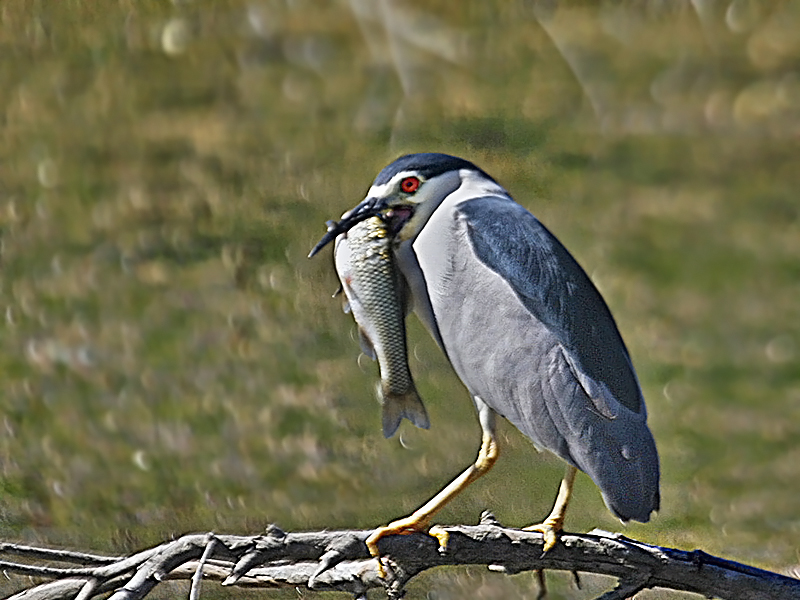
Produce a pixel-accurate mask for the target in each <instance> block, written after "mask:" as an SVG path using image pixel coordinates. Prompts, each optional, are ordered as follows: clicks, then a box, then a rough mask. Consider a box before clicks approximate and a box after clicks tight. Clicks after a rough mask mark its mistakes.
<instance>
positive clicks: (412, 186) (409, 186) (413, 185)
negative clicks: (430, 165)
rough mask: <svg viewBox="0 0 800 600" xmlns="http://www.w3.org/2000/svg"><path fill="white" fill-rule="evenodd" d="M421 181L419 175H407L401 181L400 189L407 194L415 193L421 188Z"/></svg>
mask: <svg viewBox="0 0 800 600" xmlns="http://www.w3.org/2000/svg"><path fill="white" fill-rule="evenodd" d="M419 185H420V181H419V179H418V178H417V177H406V178H405V179H403V181H401V182H400V189H401V190H402V191H403V192H405V193H406V194H413V193H414V192H416V191H417V190H418V189H419Z"/></svg>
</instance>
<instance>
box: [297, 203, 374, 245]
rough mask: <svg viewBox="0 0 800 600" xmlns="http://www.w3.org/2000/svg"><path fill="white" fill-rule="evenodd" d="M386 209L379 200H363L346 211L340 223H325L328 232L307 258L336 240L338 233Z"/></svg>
mask: <svg viewBox="0 0 800 600" xmlns="http://www.w3.org/2000/svg"><path fill="white" fill-rule="evenodd" d="M384 208H386V207H385V206H384V205H383V202H382V201H381V200H380V199H379V198H365V199H364V200H363V201H362V202H361V203H359V204H358V206H356V207H355V208H354V209H353V210H349V211H347V212H346V213H345V214H344V215H343V216H342V219H341V220H340V221H338V222H337V221H327V222H326V223H325V224H326V225H327V226H328V231H327V232H326V233H325V235H323V236H322V239H321V240H320V241H319V242H317V245H316V246H314V247H313V248H312V249H311V252H309V253H308V258H311V257H312V256H314V255H315V254H316V253H317V252H319V251H320V250H322V249H323V248H324V247H325V246H327V245H328V244H329V243H330V242H332V241H333V240H335V239H336V236H338V235H339V234H340V233H345V232H347V231H348V230H349V229H350V228H351V227H352V226H353V225H355V224H356V223H360V222H361V221H364V220H366V219H369V218H370V217H374V216H375V215H377V214H380V212H381V211H382V210H383V209H384Z"/></svg>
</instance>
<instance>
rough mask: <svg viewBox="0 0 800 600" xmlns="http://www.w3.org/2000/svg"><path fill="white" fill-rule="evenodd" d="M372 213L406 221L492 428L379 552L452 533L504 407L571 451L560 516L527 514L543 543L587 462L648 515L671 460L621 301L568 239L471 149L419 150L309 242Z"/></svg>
mask: <svg viewBox="0 0 800 600" xmlns="http://www.w3.org/2000/svg"><path fill="white" fill-rule="evenodd" d="M373 216H381V217H382V218H383V219H384V220H385V222H386V224H387V229H388V230H389V231H390V232H391V233H392V234H393V235H394V239H393V246H392V247H393V252H394V256H395V261H396V265H397V269H398V270H399V272H400V273H401V274H402V279H403V282H404V286H403V287H404V288H405V294H406V295H407V297H408V302H409V306H411V307H413V311H414V312H415V313H416V315H417V316H418V317H419V319H420V321H421V322H422V323H423V324H424V326H425V328H426V329H427V330H428V332H429V333H430V335H431V336H432V337H433V339H434V340H435V341H436V343H437V344H438V346H439V348H441V350H442V351H443V352H444V354H445V356H446V357H447V359H448V360H449V362H450V364H451V365H452V368H453V369H454V371H455V373H456V374H457V376H458V377H459V379H460V380H461V381H462V382H463V384H464V386H465V387H466V388H467V390H468V392H469V394H470V396H471V397H472V401H473V403H474V406H475V409H476V410H477V414H478V421H479V423H480V428H481V432H482V435H481V446H480V450H479V452H478V456H477V458H476V459H475V461H474V462H473V463H471V464H470V465H469V466H468V467H467V469H466V470H465V471H464V472H463V473H462V474H461V475H459V476H458V477H456V478H455V479H454V480H453V481H452V482H450V483H449V484H448V485H447V486H445V487H444V488H443V489H442V490H441V491H440V492H439V493H438V494H436V495H435V496H433V497H432V498H431V499H430V500H429V501H428V502H426V503H425V504H423V505H422V506H421V507H420V508H419V509H418V510H416V511H415V512H414V513H412V514H411V515H409V516H407V517H404V518H401V519H398V520H396V521H393V522H391V523H389V524H388V525H386V526H384V527H380V528H378V529H376V530H375V531H374V532H373V533H372V535H371V536H370V537H369V538H368V540H367V546H368V547H369V550H370V552H371V553H372V555H373V556H379V550H378V542H379V541H380V540H381V539H383V538H384V537H386V536H389V535H394V534H407V533H412V532H419V531H423V532H424V531H429V533H431V534H432V535H436V536H437V537H439V538H440V542H441V543H442V544H445V543H446V536H444V534H442V532H443V531H444V530H443V529H441V528H433V529H432V528H431V527H430V526H431V521H432V518H433V516H434V515H435V514H436V513H437V512H438V511H439V510H440V509H441V508H442V507H443V506H444V505H445V504H447V503H448V502H449V501H450V500H452V499H453V498H454V497H455V496H457V495H458V494H459V493H461V492H462V491H463V490H464V489H465V488H466V487H467V486H469V485H470V484H471V483H472V482H474V481H475V480H476V479H478V478H479V477H481V476H483V475H485V474H486V473H487V472H488V471H489V470H490V469H491V468H492V466H493V465H494V464H495V462H496V461H497V459H498V456H499V445H498V436H497V417H498V416H500V417H503V418H505V419H507V420H508V421H510V422H511V423H512V424H513V425H514V426H515V427H516V428H517V429H519V431H521V432H522V434H523V435H524V436H525V437H527V438H528V439H529V440H530V441H531V442H532V443H533V445H534V446H535V447H536V448H537V449H540V450H541V449H545V450H549V451H550V452H552V453H553V454H555V455H557V456H558V457H560V458H561V459H563V460H564V461H565V462H566V464H567V466H566V472H565V474H564V477H563V479H562V481H561V484H560V487H559V491H558V494H557V497H556V500H555V503H554V505H553V508H552V510H551V512H550V514H549V516H548V517H547V518H546V519H544V521H542V522H541V523H537V524H534V525H530V526H528V527H526V528H525V529H527V530H529V531H538V532H540V533H542V535H543V540H544V550H545V551H548V550H550V549H551V548H552V547H553V546H554V545H555V544H556V543H557V539H558V535H559V534H560V533H561V532H562V531H563V527H564V518H565V514H566V510H567V506H568V504H569V501H570V497H571V495H572V489H573V485H574V480H575V475H576V473H577V471H578V470H580V471H583V472H584V473H586V474H587V475H588V476H589V477H590V478H591V479H592V480H593V481H594V483H595V484H596V485H597V487H598V488H599V489H600V492H601V494H602V497H603V500H604V501H605V504H606V506H607V507H608V509H609V510H610V511H611V513H612V514H613V515H615V516H616V517H618V518H619V519H620V520H622V521H623V522H627V521H630V520H634V521H639V522H648V521H649V519H650V516H651V514H652V513H653V512H655V511H658V509H659V506H660V492H659V478H660V468H659V458H658V452H657V449H656V444H655V440H654V438H653V435H652V433H651V431H650V429H649V427H648V425H647V410H646V407H645V401H644V396H643V394H642V390H641V386H640V384H639V381H638V379H637V375H636V372H635V370H634V366H633V363H632V361H631V358H630V355H629V352H628V350H627V348H626V346H625V343H624V341H623V339H622V336H621V334H620V332H619V329H618V327H617V325H616V322H615V320H614V318H613V316H612V314H611V311H610V310H609V308H608V306H607V304H606V302H605V301H604V300H603V298H602V296H601V295H600V292H599V291H598V290H597V288H596V287H595V285H594V284H593V283H592V281H591V279H590V278H589V276H588V275H587V274H586V272H585V271H584V270H583V268H581V266H580V265H579V264H578V262H577V261H576V260H575V259H574V258H573V256H572V255H571V254H570V253H569V251H568V250H567V249H566V248H565V247H564V245H563V244H562V243H561V242H560V241H559V240H558V239H557V238H556V237H555V236H554V235H553V233H551V232H550V231H549V230H548V229H547V228H546V227H545V226H544V225H543V224H542V223H541V222H540V221H539V220H538V219H537V218H536V217H535V216H534V215H533V214H532V213H531V212H529V211H528V210H527V209H526V208H524V207H523V206H522V205H521V204H519V203H517V202H516V201H515V200H514V199H513V198H512V197H511V195H510V194H509V192H507V191H506V190H505V189H504V188H503V187H502V186H501V185H500V184H499V183H498V182H497V181H496V180H495V179H494V178H493V177H491V176H490V175H489V174H488V173H486V172H485V171H484V170H483V169H481V168H479V167H477V166H476V165H475V164H473V163H472V162H470V161H468V160H466V159H463V158H459V157H456V156H451V155H448V154H440V153H416V154H407V155H404V156H401V157H399V158H398V159H396V160H395V161H394V162H392V163H391V164H389V165H388V166H386V167H385V168H384V169H383V170H381V171H380V173H378V175H377V177H376V178H375V180H374V182H373V183H372V185H371V187H370V188H369V191H368V192H367V194H366V197H365V198H364V200H363V201H361V202H360V203H358V204H357V205H356V206H355V207H354V208H353V209H351V210H350V211H348V212H346V213H345V214H344V215H343V217H342V219H341V220H340V221H339V222H333V221H329V222H328V232H327V233H326V234H325V236H324V237H323V238H322V239H321V240H320V242H319V243H318V244H317V246H316V247H315V248H314V249H313V250H312V252H311V254H310V255H309V256H312V255H314V254H315V253H316V252H318V251H319V250H320V249H321V248H322V247H323V246H325V245H326V244H327V243H329V242H330V241H332V240H334V239H335V238H336V237H337V236H340V235H343V234H344V235H346V232H347V231H348V230H349V229H350V228H351V227H353V226H354V225H355V224H356V223H359V222H360V221H363V220H365V219H368V218H370V217H373ZM434 529H438V530H439V532H438V533H437V534H435V533H434Z"/></svg>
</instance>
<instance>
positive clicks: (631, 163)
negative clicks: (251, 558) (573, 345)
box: [0, 0, 800, 600]
mask: <svg viewBox="0 0 800 600" xmlns="http://www.w3.org/2000/svg"><path fill="white" fill-rule="evenodd" d="M798 31H800V4H798V3H795V2H791V1H785V2H755V1H752V2H751V1H746V0H733V1H728V0H719V1H710V0H705V1H700V0H696V1H694V2H689V1H682V2H677V1H676V2H661V1H657V0H653V1H646V0H641V1H635V2H634V1H631V2H625V1H621V2H620V1H616V2H597V3H595V2H555V1H551V2H536V1H532V0H513V1H503V0H497V1H481V2H478V1H475V2H445V1H443V0H438V1H433V2H432V1H426V2H423V1H422V0H415V1H410V0H409V1H404V2H394V1H390V0H382V1H379V0H375V1H370V0H351V1H349V2H347V1H345V0H338V1H312V0H250V1H245V0H224V1H219V2H210V1H200V0H196V1H190V0H184V1H178V0H175V1H174V2H164V1H161V2H155V1H151V0H144V1H136V2H134V1H132V0H118V1H106V2H78V1H71V0H60V1H58V2H45V1H35V0H30V1H17V0H4V2H2V4H0V107H1V108H2V112H0V243H1V245H0V277H2V279H0V308H1V309H2V317H3V320H2V332H1V333H0V373H2V388H1V389H2V395H1V396H0V408H1V414H0V417H1V418H0V538H2V539H5V540H10V541H22V542H26V543H37V544H49V545H58V546H67V547H74V548H81V549H87V550H88V549H92V550H96V551H108V552H124V551H132V550H134V549H138V548H140V547H143V546H145V545H149V544H154V543H157V542H159V541H161V540H163V539H165V538H168V537H169V536H173V535H177V534H180V533H184V532H188V531H209V530H213V531H217V532H226V533H239V534H251V533H257V532H259V531H262V530H263V528H264V527H265V526H266V525H267V524H269V523H271V522H275V523H277V524H279V525H280V526H281V527H283V528H285V529H291V530H298V529H315V528H322V527H326V528H368V527H373V526H377V525H380V524H383V523H385V522H387V521H389V520H391V519H393V518H396V517H399V516H402V515H405V514H407V513H408V512H410V511H412V510H413V509H414V508H416V507H417V506H418V505H419V504H421V503H422V502H423V501H424V500H426V499H427V498H428V497H429V496H430V495H432V494H433V493H434V492H435V491H436V490H437V489H438V488H439V487H441V486H442V485H443V484H444V483H445V482H446V481H449V479H450V478H451V477H453V476H454V475H455V474H457V473H458V472H460V471H461V470H462V469H463V468H464V467H466V465H467V464H468V463H469V462H470V461H472V460H473V458H474V456H475V452H476V451H477V448H478V446H479V442H480V433H479V427H478V425H477V421H476V418H475V416H474V414H473V409H472V405H471V401H470V400H469V398H468V396H467V394H466V392H465V390H464V389H463V387H462V386H461V384H460V383H459V381H458V380H457V378H456V377H455V376H454V375H453V374H452V372H451V371H450V369H449V367H448V365H447V363H446V361H445V359H444V358H443V356H442V354H441V353H440V352H439V351H438V349H436V347H435V346H434V344H433V343H432V341H431V340H430V339H429V338H428V336H427V334H426V333H425V332H424V331H423V329H422V327H421V326H420V325H419V323H417V322H416V319H415V318H411V319H410V320H409V329H410V333H409V335H410V345H411V348H410V350H411V357H410V360H411V367H412V370H413V372H414V373H415V376H416V380H417V384H418V386H419V388H420V391H421V393H422V395H423V397H424V398H425V400H426V403H427V406H428V410H429V412H430V414H431V421H432V427H431V430H430V431H428V432H423V431H417V430H414V429H413V428H412V427H409V426H407V424H404V426H403V429H402V430H401V434H400V435H399V436H397V437H396V438H393V439H391V440H385V439H383V437H382V435H381V432H380V410H379V407H378V405H377V403H376V401H375V399H374V395H373V387H374V383H375V381H376V379H377V367H376V366H375V365H374V364H372V363H371V362H370V361H368V360H365V358H364V357H363V356H362V357H361V358H360V360H358V361H357V357H358V354H359V348H358V344H357V342H356V340H355V328H354V326H353V323H352V319H351V317H349V316H346V315H344V314H342V312H341V303H340V301H339V300H338V299H336V300H333V299H331V293H332V292H333V291H334V290H335V289H336V287H337V283H336V279H335V276H334V273H333V269H332V264H331V259H330V251H329V250H326V251H325V252H324V253H322V255H321V256H320V257H317V258H315V259H314V260H311V261H309V260H307V259H306V254H307V253H308V251H309V249H310V248H311V246H312V245H313V244H314V243H315V242H316V241H317V240H318V238H319V237H320V236H321V235H322V233H323V232H324V222H325V220H327V219H330V218H335V217H338V216H339V215H340V214H341V213H342V212H343V211H344V210H346V209H348V208H350V207H351V206H353V205H354V204H355V203H356V202H357V201H359V200H360V199H361V197H362V196H363V194H364V192H365V191H366V189H367V188H368V187H369V184H370V182H371V181H372V178H373V177H374V176H375V174H376V173H377V171H378V170H379V169H380V168H381V167H383V166H384V165H385V164H386V163H387V162H389V161H391V160H392V159H394V158H395V157H397V156H398V155H399V154H402V153H404V152H409V151H442V152H448V153H451V154H457V155H460V156H464V157H465V158H468V159H470V160H472V161H474V162H476V163H477V164H478V165H480V166H482V167H483V168H484V169H486V170H487V171H488V172H489V173H491V174H492V175H493V176H494V177H495V178H497V179H498V180H499V181H500V182H501V183H503V184H504V185H505V186H506V188H507V189H508V190H510V191H511V193H512V194H513V195H514V196H515V197H516V198H517V199H518V200H519V201H520V202H521V203H522V204H524V205H525V206H527V207H528V208H530V209H531V211H532V212H534V213H535V214H536V215H537V216H538V217H539V218H540V219H541V220H542V221H543V222H544V223H545V224H547V226H548V227H549V228H550V229H551V230H553V231H554V232H555V233H556V235H558V236H559V237H560V239H561V240H562V241H563V242H564V243H565V244H566V245H567V247H568V248H570V250H571V251H572V252H573V253H574V255H575V256H576V258H577V259H578V260H579V262H581V264H582V265H583V266H584V267H585V268H586V270H587V271H588V272H589V273H590V274H591V276H592V278H593V279H594V281H595V282H596V283H597V285H598V286H599V288H600V289H601V291H602V292H603V294H604V295H605V297H606V300H607V302H608V303H609V305H610V306H611V309H612V311H613V312H614V314H615V316H616V318H617V321H618V323H619V326H620V329H621V331H622V333H623V336H624V337H625V339H626V341H627V343H628V346H629V349H630V351H631V354H632V356H633V358H634V362H635V364H636V366H637V370H638V373H639V376H640V379H641V383H642V386H643V388H644V391H645V396H646V398H647V402H648V407H649V411H650V423H651V427H652V430H653V433H654V435H655V437H656V440H657V443H658V446H659V450H660V453H661V459H662V472H663V475H662V478H663V488H662V511H661V512H660V514H659V515H658V516H657V517H656V518H655V519H654V520H653V521H652V522H651V523H649V524H647V525H638V524H637V525H631V526H629V527H627V528H624V530H623V529H622V528H621V526H620V524H619V523H618V522H617V521H615V520H614V519H613V518H612V516H611V514H610V513H609V512H608V511H607V510H606V509H605V507H604V505H603V503H602V500H601V498H600V495H599V493H598V491H597V489H596V488H595V486H594V485H593V484H592V483H591V482H590V481H589V480H588V478H586V477H585V476H580V477H579V479H578V486H577V497H576V499H575V500H574V502H573V505H572V507H571V512H570V513H569V514H568V519H567V528H568V529H569V530H573V531H587V530H589V529H591V528H593V527H600V528H603V529H607V530H613V531H618V530H623V531H625V533H626V534H627V535H630V536H632V537H635V538H637V539H641V540H643V541H647V542H651V543H655V544H661V545H666V546H675V547H679V548H683V549H687V550H690V549H694V548H702V549H703V550H705V551H707V552H710V553H714V554H720V555H722V556H725V557H728V558H731V559H734V560H739V561H743V562H747V563H751V564H756V565H759V566H762V567H766V568H769V569H773V570H778V571H784V570H791V569H793V568H796V567H795V565H797V564H798V561H800V558H799V557H798V553H799V552H800V543H798V539H800V502H799V501H798V493H800V443H798V442H800V348H799V347H798V344H800V258H799V257H800V201H799V200H798V190H800V168H798V157H799V156H800V35H798V33H797V32H798ZM501 436H502V440H503V448H502V450H503V453H502V457H501V460H500V462H499V463H498V466H497V467H496V468H495V470H494V471H493V472H492V473H491V474H490V475H488V476H487V477H486V478H485V479H484V480H482V481H480V482H478V483H477V484H475V485H474V486H473V487H472V488H471V489H470V490H469V491H468V492H467V493H466V494H465V495H464V496H463V497H462V498H460V499H459V500H458V501H456V502H454V503H453V504H452V506H450V507H448V508H447V509H446V510H445V511H444V512H443V513H442V514H441V516H440V519H439V520H440V522H444V523H454V522H475V521H476V520H477V519H478V516H479V514H480V511H481V510H483V509H484V508H489V509H491V510H492V511H493V512H494V513H495V515H496V516H497V517H498V519H499V520H500V521H501V522H502V523H504V524H507V525H512V526H522V525H526V524H529V523H531V522H535V521H537V520H539V519H541V518H542V517H544V516H545V515H546V514H547V511H548V510H549V508H550V506H551V503H552V501H553V498H554V497H555V493H556V490H557V486H558V481H559V479H560V477H561V474H562V471H563V465H562V463H561V462H559V461H558V460H557V459H555V458H554V457H552V456H550V455H547V454H536V452H535V451H534V450H533V448H532V446H531V445H530V444H529V443H528V442H527V441H526V440H525V439H524V438H522V436H521V435H520V434H519V433H518V432H517V431H516V430H514V429H513V428H512V427H510V426H508V425H507V424H505V423H504V424H503V426H502V428H501ZM548 577H549V580H550V585H551V589H552V591H553V596H552V597H554V598H560V597H564V598H571V597H579V598H584V597H585V598H588V597H592V594H595V595H597V594H598V593H600V592H601V591H602V590H603V589H605V588H608V587H610V585H611V584H612V582H611V581H610V580H607V579H602V578H592V577H585V578H584V580H585V588H586V589H585V590H584V591H580V592H579V591H576V590H575V589H574V588H573V587H572V586H571V578H570V577H569V576H567V575H564V574H550V575H549V576H548ZM26 581H27V580H25V579H22V578H12V580H11V581H6V582H4V583H3V584H0V592H5V593H9V592H11V591H13V590H14V589H18V588H19V587H20V586H22V585H24V584H25V583H26ZM533 582H534V578H533V577H532V576H531V575H525V574H523V575H518V576H515V577H513V578H506V577H504V576H501V575H498V574H493V573H489V572H487V571H486V570H485V569H477V568H475V569H453V570H440V571H437V572H433V573H430V574H427V575H424V576H422V577H420V578H419V579H418V580H417V581H416V582H415V583H414V584H413V585H412V586H411V589H410V594H409V597H410V598H425V597H426V596H427V597H428V598H432V599H433V598H436V599H440V600H441V599H449V598H461V597H472V598H476V597H477V598H509V597H510V598H514V597H519V598H523V597H531V596H532V594H535V584H534V583H533ZM175 586H177V587H175V588H174V589H171V588H164V590H162V591H160V592H158V593H157V595H158V594H160V595H161V596H164V597H166V596H169V595H170V594H171V593H172V592H176V591H178V592H180V593H183V592H182V591H181V590H183V589H184V588H183V587H181V586H183V584H182V583H181V584H175ZM532 586H533V587H532ZM206 593H208V594H212V593H214V586H207V587H206ZM221 595H222V596H223V597H230V595H229V594H228V593H224V594H223V593H221ZM303 595H304V596H305V595H308V596H314V597H316V596H315V595H314V594H311V593H309V592H306V593H305V594H303ZM264 596H265V594H264V593H260V594H259V597H264ZM266 596H268V597H281V598H283V597H286V598H294V597H297V593H296V592H295V591H294V590H291V591H289V592H270V593H268V594H266ZM642 597H643V598H661V597H669V598H673V597H677V595H670V594H667V593H665V592H648V593H645V594H642Z"/></svg>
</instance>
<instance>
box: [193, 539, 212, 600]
mask: <svg viewBox="0 0 800 600" xmlns="http://www.w3.org/2000/svg"><path fill="white" fill-rule="evenodd" d="M206 539H207V540H208V543H207V544H206V547H205V550H203V556H201V557H200V562H199V563H197V570H196V571H195V572H194V575H192V587H191V589H190V590H189V600H199V598H200V582H201V581H202V580H203V568H204V567H205V565H206V562H207V561H208V559H209V558H211V553H212V552H213V551H214V546H216V544H217V540H216V538H215V537H214V534H213V533H209V534H208V535H206Z"/></svg>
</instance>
